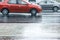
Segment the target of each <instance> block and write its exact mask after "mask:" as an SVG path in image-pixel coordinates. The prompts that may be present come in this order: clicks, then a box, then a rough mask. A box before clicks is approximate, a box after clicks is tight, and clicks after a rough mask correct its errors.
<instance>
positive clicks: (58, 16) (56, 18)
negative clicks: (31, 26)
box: [0, 11, 60, 23]
mask: <svg viewBox="0 0 60 40" xmlns="http://www.w3.org/2000/svg"><path fill="white" fill-rule="evenodd" d="M41 15H42V16H40V14H38V15H37V16H36V17H31V16H30V14H26V13H21V14H19V13H10V15H9V17H6V16H4V17H3V16H2V14H0V22H1V23H60V12H52V11H43V12H42V13H41Z"/></svg>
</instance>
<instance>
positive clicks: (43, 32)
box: [0, 23, 60, 40]
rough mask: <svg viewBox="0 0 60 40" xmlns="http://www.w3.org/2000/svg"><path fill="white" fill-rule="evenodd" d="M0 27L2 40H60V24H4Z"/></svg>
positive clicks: (0, 38) (0, 39)
mask: <svg viewBox="0 0 60 40" xmlns="http://www.w3.org/2000/svg"><path fill="white" fill-rule="evenodd" d="M7 24H8V25H7ZM0 26H1V27H0V40H60V24H59V23H46V24H44V23H41V24H40V23H38V24H37V23H36V24H35V23H29V24H27V23H26V24H25V23H18V24H17V23H15V24H13V23H12V24H10V23H4V24H3V25H2V24H0Z"/></svg>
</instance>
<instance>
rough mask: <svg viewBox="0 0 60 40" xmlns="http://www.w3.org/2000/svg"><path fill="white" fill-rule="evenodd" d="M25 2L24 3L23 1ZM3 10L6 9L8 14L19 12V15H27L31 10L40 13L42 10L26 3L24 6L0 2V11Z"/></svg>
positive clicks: (7, 1)
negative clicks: (33, 9)
mask: <svg viewBox="0 0 60 40" xmlns="http://www.w3.org/2000/svg"><path fill="white" fill-rule="evenodd" d="M24 2H26V1H24ZM4 8H7V9H8V10H9V12H21V13H27V12H29V11H30V10H31V9H32V8H35V9H36V10H37V12H38V13H39V12H41V11H42V8H41V7H40V6H38V5H34V4H30V3H28V2H26V4H17V3H16V4H12V3H9V0H5V1H4V2H0V11H1V10H2V9H4Z"/></svg>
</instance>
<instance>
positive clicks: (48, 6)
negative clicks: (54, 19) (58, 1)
mask: <svg viewBox="0 0 60 40" xmlns="http://www.w3.org/2000/svg"><path fill="white" fill-rule="evenodd" d="M53 5H55V4H54V2H53V1H48V2H47V9H48V10H52V8H53Z"/></svg>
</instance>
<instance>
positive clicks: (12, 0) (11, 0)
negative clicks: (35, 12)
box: [8, 0, 16, 4]
mask: <svg viewBox="0 0 60 40" xmlns="http://www.w3.org/2000/svg"><path fill="white" fill-rule="evenodd" d="M8 3H10V4H16V0H9V2H8Z"/></svg>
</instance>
